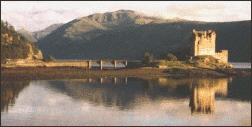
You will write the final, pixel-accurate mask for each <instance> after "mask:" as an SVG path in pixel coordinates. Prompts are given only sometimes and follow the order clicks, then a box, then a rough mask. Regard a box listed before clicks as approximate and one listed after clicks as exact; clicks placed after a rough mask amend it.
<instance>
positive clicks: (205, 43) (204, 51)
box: [191, 30, 228, 63]
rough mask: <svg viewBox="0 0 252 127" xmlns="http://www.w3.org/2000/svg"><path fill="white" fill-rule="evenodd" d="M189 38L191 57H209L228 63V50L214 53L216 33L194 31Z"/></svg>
mask: <svg viewBox="0 0 252 127" xmlns="http://www.w3.org/2000/svg"><path fill="white" fill-rule="evenodd" d="M192 33H193V35H192V37H191V55H192V56H200V55H211V56H213V57H215V58H217V59H219V62H223V63H228V50H221V51H220V52H215V40H216V33H215V32H214V31H211V30H208V31H195V30H193V32H192Z"/></svg>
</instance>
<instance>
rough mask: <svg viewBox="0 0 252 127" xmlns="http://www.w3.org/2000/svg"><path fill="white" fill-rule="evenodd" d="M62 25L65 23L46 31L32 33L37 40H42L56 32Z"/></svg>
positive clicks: (55, 25) (50, 27) (48, 28)
mask: <svg viewBox="0 0 252 127" xmlns="http://www.w3.org/2000/svg"><path fill="white" fill-rule="evenodd" d="M61 25H63V23H58V24H52V25H50V26H48V27H46V28H45V29H44V30H40V31H35V32H32V36H33V37H34V38H35V39H36V40H39V39H42V38H44V37H45V36H46V35H48V34H50V33H51V32H52V31H54V30H56V29H57V28H58V27H60V26H61Z"/></svg>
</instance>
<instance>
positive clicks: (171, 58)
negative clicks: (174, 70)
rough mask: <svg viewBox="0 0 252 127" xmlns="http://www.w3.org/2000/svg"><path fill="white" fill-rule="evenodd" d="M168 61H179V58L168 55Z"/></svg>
mask: <svg viewBox="0 0 252 127" xmlns="http://www.w3.org/2000/svg"><path fill="white" fill-rule="evenodd" d="M166 59H167V60H168V61H177V57H176V56H174V55H173V54H172V53H168V54H167V56H166Z"/></svg>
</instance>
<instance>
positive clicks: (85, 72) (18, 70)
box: [1, 67, 251, 80]
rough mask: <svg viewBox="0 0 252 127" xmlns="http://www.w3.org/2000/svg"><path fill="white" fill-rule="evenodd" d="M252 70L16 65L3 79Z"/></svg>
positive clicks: (231, 73)
mask: <svg viewBox="0 0 252 127" xmlns="http://www.w3.org/2000/svg"><path fill="white" fill-rule="evenodd" d="M250 73H251V71H250V70H249V71H238V70H229V71H227V70H212V69H203V68H193V69H157V68H152V69H142V68H134V69H133V68H121V69H109V68H107V69H106V68H104V69H103V70H99V69H98V68H92V69H88V68H83V67H15V68H1V80H53V79H81V78H88V77H140V76H166V77H225V76H234V75H250Z"/></svg>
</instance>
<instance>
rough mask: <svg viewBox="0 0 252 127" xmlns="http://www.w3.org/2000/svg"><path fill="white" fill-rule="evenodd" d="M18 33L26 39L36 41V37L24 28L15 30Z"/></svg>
mask: <svg viewBox="0 0 252 127" xmlns="http://www.w3.org/2000/svg"><path fill="white" fill-rule="evenodd" d="M17 32H18V33H19V34H21V35H22V36H24V37H25V38H26V39H27V40H28V41H30V42H36V41H37V39H36V38H35V37H34V36H33V34H32V33H31V32H29V31H27V30H26V29H25V28H22V29H20V30H18V31H17Z"/></svg>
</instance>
